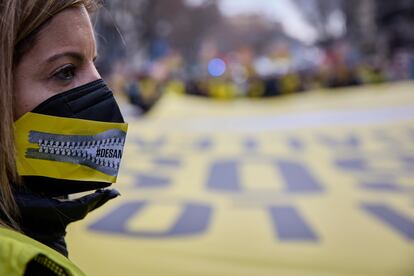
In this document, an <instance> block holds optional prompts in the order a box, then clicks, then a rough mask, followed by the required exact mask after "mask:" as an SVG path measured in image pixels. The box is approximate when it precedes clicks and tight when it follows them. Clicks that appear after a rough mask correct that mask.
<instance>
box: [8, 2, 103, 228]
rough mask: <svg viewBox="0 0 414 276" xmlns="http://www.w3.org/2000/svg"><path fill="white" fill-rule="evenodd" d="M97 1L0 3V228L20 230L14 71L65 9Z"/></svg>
mask: <svg viewBox="0 0 414 276" xmlns="http://www.w3.org/2000/svg"><path fill="white" fill-rule="evenodd" d="M99 4H100V3H99V2H98V1H96V0H30V1H28V0H0V41H1V43H0V111H1V112H0V114H1V115H0V225H2V226H5V227H11V228H14V229H18V225H17V223H16V222H15V218H16V216H17V215H18V208H17V206H16V203H15V201H14V199H13V193H12V185H13V184H15V183H18V182H19V177H18V174H17V172H16V164H15V151H14V137H13V121H14V119H13V114H14V112H13V106H14V104H13V102H14V96H13V95H14V88H13V78H14V68H15V67H16V65H17V64H18V62H19V61H20V59H21V58H22V56H23V55H24V54H25V53H26V52H27V51H28V50H29V49H30V47H31V46H32V45H33V43H34V42H35V40H36V35H37V33H38V32H39V30H40V29H41V28H42V27H43V26H44V25H45V24H46V23H47V22H49V21H50V19H51V18H52V17H53V16H54V15H56V14H58V13H59V12H61V11H63V10H64V9H67V8H71V7H78V6H82V5H83V6H85V7H86V8H87V10H88V11H90V12H91V11H94V10H95V9H97V7H98V6H99Z"/></svg>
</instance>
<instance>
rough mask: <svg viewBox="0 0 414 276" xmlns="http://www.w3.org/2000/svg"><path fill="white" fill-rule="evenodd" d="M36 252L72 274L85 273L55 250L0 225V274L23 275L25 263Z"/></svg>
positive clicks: (77, 275) (74, 275) (80, 274)
mask: <svg viewBox="0 0 414 276" xmlns="http://www.w3.org/2000/svg"><path fill="white" fill-rule="evenodd" d="M38 254H43V255H45V256H47V257H48V258H49V259H51V260H52V261H54V262H55V263H57V264H59V265H60V266H62V267H63V268H65V269H66V270H67V272H68V273H69V274H70V275H72V276H82V275H85V274H84V273H83V272H82V271H81V270H80V269H79V268H78V267H76V266H75V265H74V264H73V263H72V262H71V261H70V260H68V259H67V258H65V257H64V256H62V255H61V254H60V253H58V252H56V251H55V250H53V249H51V248H49V247H47V246H45V245H43V244H41V243H39V242H37V241H35V240H33V239H31V238H29V237H27V236H24V235H23V234H20V233H18V232H15V231H12V230H9V229H5V228H1V227H0V275H4V276H21V275H23V274H24V272H25V269H26V265H27V263H28V262H29V261H30V260H31V259H33V258H34V257H35V256H36V255H38Z"/></svg>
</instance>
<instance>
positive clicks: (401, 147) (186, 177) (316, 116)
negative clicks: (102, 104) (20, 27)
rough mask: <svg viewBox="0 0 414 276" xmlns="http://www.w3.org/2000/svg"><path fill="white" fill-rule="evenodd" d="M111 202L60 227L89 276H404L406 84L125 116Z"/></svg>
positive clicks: (186, 102) (413, 238)
mask: <svg viewBox="0 0 414 276" xmlns="http://www.w3.org/2000/svg"><path fill="white" fill-rule="evenodd" d="M129 123H130V127H129V133H128V137H127V144H126V149H125V151H124V159H123V161H122V168H121V172H120V175H119V177H118V183H117V184H115V188H118V189H119V190H120V192H121V194H122V196H121V197H120V198H119V199H116V200H114V201H113V202H110V203H109V204H107V205H106V206H104V207H102V208H101V209H100V210H97V211H95V212H94V213H92V214H91V215H90V216H89V217H88V218H87V219H86V220H84V221H83V222H81V223H78V224H75V225H73V226H71V228H70V229H69V236H68V244H69V252H70V253H71V256H70V257H71V259H72V260H73V261H74V262H75V263H77V264H78V265H79V266H80V267H81V268H82V269H83V270H85V272H86V273H88V274H89V275H149V276H161V275H206V276H212V275H226V276H227V275H249V276H252V275H254V276H260V275H396V276H398V275H414V84H413V83H410V82H408V83H399V84H389V85H382V86H369V87H362V88H354V89H348V90H335V91H320V92H309V93H305V94H300V95H295V96H286V97H281V98H276V99H263V100H249V99H241V100H235V101H229V102H217V101H213V100H209V99H204V98H193V97H188V96H187V97H186V96H177V95H170V94H167V95H166V96H164V98H163V99H162V100H161V102H160V103H159V104H158V106H157V107H156V109H155V110H153V111H152V113H151V114H150V116H148V117H146V118H144V119H134V118H133V117H130V118H129Z"/></svg>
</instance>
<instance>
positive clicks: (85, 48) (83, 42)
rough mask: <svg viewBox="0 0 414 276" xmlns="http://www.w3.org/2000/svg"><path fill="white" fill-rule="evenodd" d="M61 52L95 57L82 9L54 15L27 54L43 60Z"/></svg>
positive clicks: (88, 26)
mask: <svg viewBox="0 0 414 276" xmlns="http://www.w3.org/2000/svg"><path fill="white" fill-rule="evenodd" d="M63 51H74V52H79V53H81V54H83V55H84V56H85V57H90V56H92V57H93V56H95V51H96V45H95V38H94V35H93V30H92V25H91V22H90V19H89V15H88V12H87V11H86V9H85V8H84V7H76V8H68V9H65V10H64V11H62V12H60V13H58V14H57V15H55V16H54V17H53V18H52V19H51V21H50V22H49V23H48V24H46V25H45V27H44V28H43V29H42V30H41V31H40V32H39V34H38V36H37V38H36V41H35V43H34V45H33V47H32V49H31V50H30V51H29V52H32V53H33V54H34V56H35V57H37V58H38V59H43V58H47V57H48V56H50V55H53V54H57V53H60V52H63Z"/></svg>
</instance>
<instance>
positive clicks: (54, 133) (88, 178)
mask: <svg viewBox="0 0 414 276" xmlns="http://www.w3.org/2000/svg"><path fill="white" fill-rule="evenodd" d="M126 130H127V125H126V124H125V123H124V119H123V117H122V114H121V112H120V110H119V107H118V105H117V103H116V101H115V98H114V97H113V94H112V92H111V90H110V89H109V88H108V87H107V86H106V84H105V83H104V81H103V80H101V79H99V80H96V81H93V82H90V83H87V84H85V85H82V86H80V87H76V88H74V89H71V90H68V91H66V92H63V93H59V94H57V95H55V96H53V97H51V98H49V99H47V100H46V101H44V102H43V103H41V104H40V105H39V106H37V107H36V108H35V109H33V110H32V112H29V113H26V114H25V115H23V116H22V118H20V119H19V120H17V121H16V122H15V136H16V148H17V153H18V156H17V167H18V172H19V174H20V175H21V176H22V179H23V182H24V184H25V186H27V187H28V188H29V189H30V190H31V191H33V192H37V193H42V194H45V195H50V196H60V195H67V194H71V193H78V192H83V191H88V190H95V189H99V188H104V187H107V186H109V185H111V184H112V183H113V182H115V179H116V176H117V174H118V169H119V165H120V160H121V157H122V153H123V146H124V142H125V136H126Z"/></svg>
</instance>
